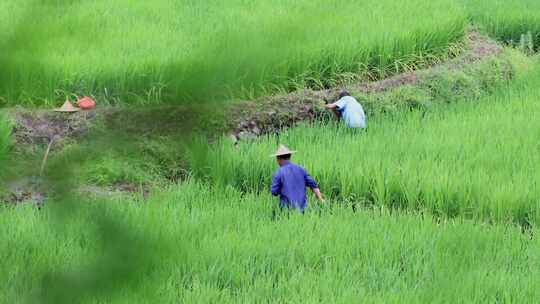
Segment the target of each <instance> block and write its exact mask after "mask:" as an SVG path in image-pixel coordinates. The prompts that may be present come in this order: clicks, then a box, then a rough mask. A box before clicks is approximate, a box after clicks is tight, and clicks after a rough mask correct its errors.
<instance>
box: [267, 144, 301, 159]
mask: <svg viewBox="0 0 540 304" xmlns="http://www.w3.org/2000/svg"><path fill="white" fill-rule="evenodd" d="M293 153H296V151H291V150H289V148H287V147H285V146H284V145H279V148H278V149H277V151H276V153H275V154H272V155H270V156H271V157H275V156H281V155H289V154H293Z"/></svg>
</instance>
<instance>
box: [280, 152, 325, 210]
mask: <svg viewBox="0 0 540 304" xmlns="http://www.w3.org/2000/svg"><path fill="white" fill-rule="evenodd" d="M295 152H296V151H290V150H289V149H288V148H287V147H285V146H283V145H280V146H279V149H278V150H277V152H276V154H274V155H272V156H275V157H276V158H277V163H278V164H279V167H280V168H279V169H278V170H277V171H276V173H275V174H274V177H273V178H272V189H271V191H272V195H274V196H278V195H279V197H280V203H279V206H280V207H281V208H284V207H288V208H294V209H298V210H300V211H302V212H304V209H306V207H307V197H306V186H307V187H309V188H311V189H312V190H313V193H315V196H316V197H317V198H318V199H319V201H321V202H324V198H323V196H322V194H321V191H320V190H319V186H318V185H317V182H315V180H314V179H313V178H312V177H311V176H309V174H308V173H307V171H306V170H305V169H304V168H302V167H300V166H298V165H296V164H293V163H292V162H291V161H290V159H291V155H292V154H293V153H295Z"/></svg>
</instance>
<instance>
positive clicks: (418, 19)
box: [0, 0, 540, 304]
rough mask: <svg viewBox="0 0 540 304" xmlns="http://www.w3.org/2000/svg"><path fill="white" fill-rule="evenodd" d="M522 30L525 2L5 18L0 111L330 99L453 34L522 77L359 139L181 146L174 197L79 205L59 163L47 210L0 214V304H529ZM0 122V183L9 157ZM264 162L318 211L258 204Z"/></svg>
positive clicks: (536, 219)
mask: <svg viewBox="0 0 540 304" xmlns="http://www.w3.org/2000/svg"><path fill="white" fill-rule="evenodd" d="M538 9H540V4H538V3H537V1H532V0H520V1H514V2H512V3H511V4H510V3H508V2H506V1H488V0H475V1H447V0H435V1H417V0H408V1H401V2H400V3H395V2H393V1H389V0H388V1H387V0H384V1H350V0H339V1H332V2H328V1H322V0H314V1H304V0H298V1H293V2H291V1H281V0H279V1H272V2H270V1H254V0H227V1H188V0H179V1H172V0H159V1H153V2H141V1H128V0H120V1H113V2H110V1H108V2H107V1H101V0H88V1H62V3H61V2H60V1H30V0H24V1H13V0H6V1H2V2H1V3H0V48H1V49H2V52H0V66H1V67H2V69H0V103H1V105H2V106H5V105H7V106H14V105H24V106H26V107H40V106H44V105H51V104H54V103H56V102H57V101H59V100H63V99H64V98H65V97H69V96H71V97H72V96H73V94H91V95H93V96H94V97H96V99H98V101H100V102H103V103H107V102H110V103H114V104H117V103H119V104H124V103H125V104H132V105H137V106H143V105H148V104H165V103H189V102H195V101H196V102H204V101H206V100H211V99H214V98H218V99H219V100H221V101H223V102H225V101H227V100H230V99H234V98H251V97H253V96H257V95H261V94H269V93H272V92H284V91H290V90H294V89H297V88H305V87H333V86H336V85H338V84H342V82H343V81H350V80H353V79H354V80H359V79H379V78H383V77H386V76H388V75H391V74H394V73H397V72H400V71H403V70H408V69H414V68H418V67H421V66H424V65H426V64H431V63H435V62H438V61H441V60H444V59H446V58H448V57H451V56H453V55H456V54H457V53H459V51H460V48H461V46H460V44H461V41H462V38H463V36H464V35H465V32H466V28H467V27H470V26H475V27H477V28H479V29H480V30H481V31H484V32H486V33H487V34H489V35H491V37H494V38H496V39H498V40H499V41H500V42H501V43H506V44H508V45H509V47H513V48H515V49H514V50H512V52H520V51H521V52H523V54H525V55H528V56H529V57H528V58H527V57H525V55H523V54H521V55H523V58H525V59H523V61H522V62H521V63H522V65H523V66H522V67H521V69H520V70H519V71H518V73H516V75H513V76H514V78H513V79H512V80H511V81H508V82H504V83H503V81H502V80H501V81H500V83H499V82H497V83H498V84H497V85H496V88H491V87H490V89H489V90H485V91H482V90H478V92H484V93H485V96H483V97H481V98H474V99H471V98H462V99H460V100H459V101H455V100H454V99H452V102H450V100H446V99H445V98H446V97H445V96H449V94H450V93H448V94H447V93H445V94H435V95H434V96H436V98H440V99H445V100H438V102H434V103H433V105H432V106H429V107H418V108H415V109H412V110H411V109H407V110H396V111H394V112H389V113H379V114H378V115H369V114H371V113H368V129H367V130H362V131H353V130H349V129H345V128H344V127H343V126H341V125H339V124H335V123H332V122H318V123H310V124H304V125H300V126H298V127H295V128H292V129H289V130H284V131H282V132H280V133H279V134H271V135H267V136H264V137H259V138H257V139H253V140H247V141H241V142H239V143H238V144H237V145H232V143H231V142H230V139H229V138H228V137H223V138H222V139H218V140H217V141H213V142H212V143H210V144H209V142H208V140H207V139H203V141H200V142H197V141H194V142H192V143H191V144H190V150H189V153H188V155H187V161H188V166H187V167H186V168H181V170H184V171H185V172H183V173H182V174H185V175H186V176H184V178H183V179H181V180H178V181H175V182H174V183H169V184H167V185H166V186H163V185H159V186H156V187H155V189H152V190H151V191H149V194H148V193H144V191H142V190H141V192H140V193H137V192H136V193H124V194H117V195H112V194H111V195H99V193H98V194H95V195H80V194H79V195H77V192H76V191H73V190H75V189H77V188H76V187H78V186H80V185H77V183H79V182H81V180H83V179H81V175H84V174H86V173H81V172H83V171H84V170H83V169H84V168H86V167H84V166H85V163H83V162H80V163H75V162H76V160H75V158H73V159H70V154H69V152H70V151H71V152H73V154H75V155H77V156H81V155H83V156H84V154H85V150H83V149H81V150H78V147H77V143H69V144H68V146H66V147H65V151H64V152H63V153H65V154H61V153H60V152H58V153H59V156H58V157H57V158H55V159H53V161H54V162H55V164H54V166H53V165H50V166H49V171H50V170H52V169H58V171H55V172H52V173H49V172H46V174H49V175H47V176H46V178H50V180H49V181H48V183H47V184H46V185H47V186H48V187H50V190H51V191H50V196H49V197H48V199H47V201H46V202H45V205H43V206H40V207H39V208H37V207H36V206H34V205H31V204H20V205H17V206H12V205H8V204H0V227H2V230H1V232H0V282H1V283H0V303H55V304H57V303H216V302H219V303H534V302H536V301H537V299H538V298H539V297H540V291H539V289H538V286H540V273H539V269H540V265H539V262H540V254H539V252H540V241H539V239H538V234H539V233H540V231H539V228H538V224H539V223H540V188H539V184H540V174H538V172H539V170H540V120H538V117H540V91H539V90H538V87H539V86H540V62H539V58H538V55H533V54H534V52H535V51H537V49H538V43H539V42H540V41H539V40H540V39H539V37H540V36H539V35H540V17H539V16H537V15H538V14H537V13H535V12H536V11H537V10H538ZM521 55H520V56H521ZM520 58H521V57H520ZM493 62H495V63H496V62H497V61H493ZM471 75H476V74H471ZM449 77H451V76H449ZM456 77H457V76H456ZM449 83H454V82H449ZM494 87H495V85H494ZM450 89H451V88H450ZM448 92H452V91H451V90H449V91H448ZM488 92H489V93H488ZM354 93H355V92H353V95H354ZM476 95H477V94H471V96H476ZM359 96H361V95H359ZM396 96H399V95H396ZM464 96H469V95H464ZM430 98H431V97H430ZM456 100H458V99H456ZM396 102H398V101H396ZM218 108H219V106H218V105H216V109H218ZM403 108H404V107H403ZM5 113H8V111H4V110H1V111H0V182H1V183H4V182H5V181H6V179H5V178H3V177H4V176H3V175H4V173H5V172H7V171H16V169H13V168H16V167H13V168H11V167H9V166H11V165H12V164H13V163H14V162H15V161H16V160H18V159H17V158H16V157H12V156H13V155H12V154H15V153H19V150H17V149H15V148H14V138H13V137H12V136H11V135H12V129H13V127H14V123H15V122H14V121H12V120H11V119H10V118H8V116H7V115H5ZM155 123H156V124H159V121H155ZM130 140H131V139H130ZM96 142H97V141H96ZM105 142H106V143H107V144H110V145H115V144H116V145H123V141H122V140H120V139H118V140H117V141H110V142H109V141H105ZM93 143H94V142H89V143H86V144H87V145H92V144H93ZM167 143H170V144H171V145H174V144H178V145H180V144H185V143H176V142H175V143H172V142H170V141H166V140H165V139H163V145H162V146H159V147H158V148H159V149H156V151H167V155H163V158H166V157H169V156H170V155H169V154H171V151H175V150H173V149H170V150H169V149H167V148H169V147H164V146H165V145H166V144H167ZM279 143H283V144H286V145H288V146H290V147H291V148H293V149H294V150H298V153H297V154H295V156H294V159H293V160H294V161H295V162H297V163H299V164H300V165H302V166H304V167H306V168H307V169H308V171H309V172H310V173H311V175H312V176H313V177H314V178H315V179H316V180H317V181H318V182H319V184H320V186H321V191H322V192H323V194H324V195H325V196H326V202H325V203H319V202H316V201H315V200H314V198H313V197H311V196H310V204H309V207H308V209H307V211H306V213H305V214H301V213H299V212H295V211H289V210H280V209H279V208H278V202H277V200H276V198H274V197H271V195H270V194H269V183H270V178H271V176H272V173H273V172H274V171H275V170H276V163H275V160H274V159H273V158H271V157H269V155H270V154H271V153H272V152H273V151H274V150H275V149H276V147H277V145H278V144H279ZM82 145H83V144H82V143H81V146H82ZM104 146H105V144H101V146H97V148H95V149H94V150H93V151H98V150H100V149H102V147H104ZM126 150H128V148H127V144H126ZM103 151H105V148H103ZM105 152H106V151H105ZM105 152H103V153H105ZM128 152H129V155H130V157H131V160H132V162H129V163H127V164H126V163H122V162H119V161H118V159H117V158H116V157H115V156H112V155H114V154H113V153H111V154H107V155H111V157H110V159H107V156H105V157H103V161H100V162H99V164H97V165H96V166H95V167H93V169H95V170H96V171H92V170H90V171H89V172H99V174H94V175H99V176H98V177H99V178H100V181H101V182H103V183H107V181H109V179H110V178H111V176H110V175H111V174H113V175H114V174H116V175H121V174H123V173H122V172H123V171H122V170H123V167H126V166H130V165H131V166H133V167H137V168H138V169H140V168H144V167H142V166H141V167H139V164H140V163H144V162H145V161H146V159H145V158H144V157H143V152H140V153H139V154H138V153H137V152H133V151H131V150H130V151H128ZM96 153H97V152H96ZM95 159H100V158H99V157H98V156H96V155H91V156H89V157H88V159H87V163H91V162H92V161H93V160H95ZM40 160H41V159H39V160H38V161H40ZM38 161H36V162H35V163H36V164H37V163H38ZM71 161H73V162H74V163H73V164H70V162H71ZM33 164H34V163H33V162H30V165H29V166H34V165H33ZM8 167H9V169H11V170H6V169H4V168H8ZM51 168H52V169H51ZM119 171H122V172H119ZM128 171H129V170H127V171H126V172H128ZM129 172H131V171H129ZM186 172H187V174H186ZM143 173H144V172H143ZM143 173H141V174H140V175H141V176H152V175H151V174H148V175H144V174H143ZM146 173H148V172H146ZM101 178H102V179H101ZM3 186H4V185H0V190H1V189H2V187H3Z"/></svg>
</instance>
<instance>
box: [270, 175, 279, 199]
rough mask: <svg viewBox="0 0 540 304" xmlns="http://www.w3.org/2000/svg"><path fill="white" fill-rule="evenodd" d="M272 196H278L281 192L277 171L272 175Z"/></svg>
mask: <svg viewBox="0 0 540 304" xmlns="http://www.w3.org/2000/svg"><path fill="white" fill-rule="evenodd" d="M270 192H272V195H273V196H278V195H279V194H280V193H281V175H280V174H279V172H278V173H276V174H274V176H273V177H272V187H271V188H270Z"/></svg>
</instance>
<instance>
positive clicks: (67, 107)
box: [54, 100, 80, 112]
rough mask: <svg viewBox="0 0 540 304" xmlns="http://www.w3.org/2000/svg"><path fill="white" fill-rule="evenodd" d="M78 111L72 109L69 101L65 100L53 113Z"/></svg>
mask: <svg viewBox="0 0 540 304" xmlns="http://www.w3.org/2000/svg"><path fill="white" fill-rule="evenodd" d="M79 110H80V109H79V108H77V107H74V106H73V105H72V104H71V102H69V100H66V102H64V104H63V105H62V106H61V107H60V108H56V109H54V111H55V112H77V111H79Z"/></svg>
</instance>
